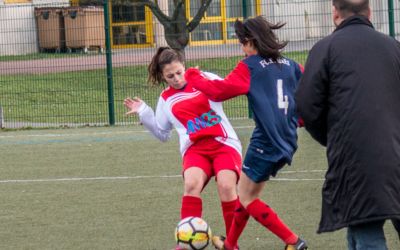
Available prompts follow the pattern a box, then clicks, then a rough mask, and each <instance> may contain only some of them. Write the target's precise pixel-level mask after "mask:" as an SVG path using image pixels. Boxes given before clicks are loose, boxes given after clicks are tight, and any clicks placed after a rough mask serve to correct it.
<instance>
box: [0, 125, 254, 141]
mask: <svg viewBox="0 0 400 250" xmlns="http://www.w3.org/2000/svg"><path fill="white" fill-rule="evenodd" d="M248 128H254V126H238V127H234V129H248ZM134 133H150V132H149V131H147V130H131V131H128V130H127V131H103V132H93V133H71V134H68V133H65V134H63V133H61V134H56V133H54V134H31V135H26V134H17V135H0V139H1V138H19V137H23V138H26V137H73V136H95V135H115V134H134Z"/></svg>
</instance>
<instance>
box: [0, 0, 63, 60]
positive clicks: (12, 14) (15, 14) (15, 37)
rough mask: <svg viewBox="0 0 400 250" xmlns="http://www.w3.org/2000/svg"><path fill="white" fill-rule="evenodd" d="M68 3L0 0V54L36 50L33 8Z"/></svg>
mask: <svg viewBox="0 0 400 250" xmlns="http://www.w3.org/2000/svg"><path fill="white" fill-rule="evenodd" d="M49 3H51V4H49ZM68 4H69V1H68V0H34V1H33V2H32V3H29V4H5V3H4V0H0V55H22V54H29V53H35V52H38V44H37V34H36V22H35V16H34V8H35V7H46V6H48V7H50V6H57V7H61V6H67V5H68Z"/></svg>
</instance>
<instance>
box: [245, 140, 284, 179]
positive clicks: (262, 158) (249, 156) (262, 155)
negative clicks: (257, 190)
mask: <svg viewBox="0 0 400 250" xmlns="http://www.w3.org/2000/svg"><path fill="white" fill-rule="evenodd" d="M285 164H286V160H284V159H282V158H281V159H278V160H276V159H273V158H272V157H271V155H270V154H268V153H267V152H265V150H263V149H261V148H257V147H254V146H249V148H248V149H247V152H246V156H245V158H244V162H243V166H242V172H244V173H245V174H246V175H247V176H248V177H249V178H250V179H251V180H252V181H254V182H255V183H260V182H263V181H267V180H269V178H270V176H274V177H275V175H276V174H277V173H278V171H279V170H280V169H281V168H282V167H283V166H285Z"/></svg>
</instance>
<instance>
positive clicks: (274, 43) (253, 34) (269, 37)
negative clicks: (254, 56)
mask: <svg viewBox="0 0 400 250" xmlns="http://www.w3.org/2000/svg"><path fill="white" fill-rule="evenodd" d="M284 25H285V23H277V24H273V23H270V22H268V21H267V20H266V19H265V18H264V17H263V16H257V17H254V18H249V19H247V20H245V21H244V22H242V21H240V20H236V22H235V33H236V35H237V37H238V39H239V42H240V43H241V44H243V45H245V44H247V43H248V42H251V43H252V44H253V46H254V47H255V48H256V49H257V51H258V54H259V55H260V56H261V57H263V58H271V59H272V60H273V61H276V60H277V59H278V58H280V57H282V54H281V50H282V49H283V48H284V47H285V46H286V45H287V42H286V41H283V42H280V41H279V40H278V38H277V36H276V35H275V33H274V31H273V30H278V29H280V28H282V27H283V26H284Z"/></svg>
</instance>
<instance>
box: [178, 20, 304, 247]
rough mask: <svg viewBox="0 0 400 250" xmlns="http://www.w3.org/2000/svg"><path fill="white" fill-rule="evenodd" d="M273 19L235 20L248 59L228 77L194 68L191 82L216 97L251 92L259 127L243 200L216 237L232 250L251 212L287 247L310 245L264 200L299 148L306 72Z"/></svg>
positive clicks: (246, 170)
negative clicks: (297, 99) (299, 95)
mask: <svg viewBox="0 0 400 250" xmlns="http://www.w3.org/2000/svg"><path fill="white" fill-rule="evenodd" d="M282 26H283V25H282V24H276V25H275V24H272V23H269V22H268V21H267V20H265V19H264V18H263V17H262V16H258V17H255V18H249V19H247V20H246V21H244V22H241V21H239V20H237V21H236V23H235V32H236V35H237V37H238V39H239V42H240V44H241V46H242V50H243V52H244V53H245V54H246V58H245V59H243V60H241V61H240V62H239V63H238V65H237V66H236V68H235V69H234V70H233V71H232V72H231V73H230V74H229V75H228V76H227V77H226V78H225V79H223V80H218V79H216V80H213V79H207V78H204V77H203V76H202V74H201V72H200V71H199V70H198V69H195V68H193V69H188V70H187V71H186V73H185V79H186V80H187V82H188V84H193V85H194V87H195V88H197V89H199V90H201V91H203V93H204V94H206V95H207V96H208V97H209V98H210V99H211V100H213V101H223V100H227V99H229V98H232V97H235V96H239V95H247V97H248V100H249V106H250V109H251V110H252V112H253V116H254V121H255V125H256V126H255V129H254V131H253V135H252V136H251V139H250V145H249V147H248V149H247V152H246V156H245V158H244V164H243V170H242V175H241V177H240V181H239V184H238V193H239V202H238V204H237V208H236V210H235V216H234V223H233V224H232V227H231V230H230V232H229V234H228V235H227V238H226V239H223V238H222V237H218V236H216V237H214V238H213V243H214V245H215V246H216V247H217V249H220V250H221V249H223V250H231V249H234V248H233V246H235V245H236V244H237V241H238V239H239V236H240V234H241V233H242V231H243V230H244V228H245V227H246V223H247V221H248V219H249V216H252V217H253V218H254V219H256V220H257V221H258V222H259V223H260V224H261V225H263V226H264V227H266V228H268V229H269V230H270V231H271V232H272V233H274V234H275V235H276V236H278V237H279V238H280V239H281V240H282V241H283V242H284V243H285V245H286V246H285V249H287V250H304V249H307V244H306V243H305V241H303V240H302V239H300V238H299V237H298V236H297V235H296V234H295V233H294V232H292V231H291V230H290V228H289V227H287V226H286V225H285V223H284V222H283V221H282V220H281V219H280V218H279V217H278V215H277V214H276V213H275V211H274V210H273V209H272V208H271V207H269V206H268V205H267V204H266V203H265V202H263V201H262V200H260V199H259V197H260V194H261V191H262V190H263V189H264V187H265V184H266V182H267V181H268V180H269V178H270V176H275V175H276V173H277V172H278V171H279V170H280V169H281V168H282V167H283V166H284V165H285V164H290V163H291V161H292V157H293V154H294V152H295V151H296V149H297V132H296V128H297V116H296V112H295V109H296V108H295V105H294V92H295V90H296V88H297V84H298V81H299V79H300V76H301V67H300V66H299V64H297V63H296V62H294V61H292V60H290V59H288V58H285V57H283V56H282V55H281V52H280V50H281V49H283V48H284V47H285V45H286V43H285V42H283V43H282V42H279V40H278V39H277V37H276V36H275V34H274V32H273V30H276V29H279V28H281V27H282Z"/></svg>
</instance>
